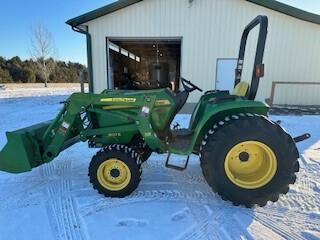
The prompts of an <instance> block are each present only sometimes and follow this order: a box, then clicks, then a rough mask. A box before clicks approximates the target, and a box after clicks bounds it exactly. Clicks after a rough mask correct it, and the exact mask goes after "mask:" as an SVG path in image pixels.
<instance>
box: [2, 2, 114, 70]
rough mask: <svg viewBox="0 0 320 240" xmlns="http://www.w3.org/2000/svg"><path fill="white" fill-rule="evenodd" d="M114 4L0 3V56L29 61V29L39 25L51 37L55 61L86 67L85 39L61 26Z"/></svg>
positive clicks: (67, 26)
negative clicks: (41, 25)
mask: <svg viewBox="0 0 320 240" xmlns="http://www.w3.org/2000/svg"><path fill="white" fill-rule="evenodd" d="M111 2H115V0H27V1H26V0H10V1H1V7H0V26H2V29H1V34H0V56H3V57H5V58H6V59H10V58H12V57H14V56H19V57H20V58H21V59H22V60H25V59H29V58H30V55H29V49H30V29H29V27H30V25H31V24H32V23H34V22H41V23H43V24H44V25H45V26H46V27H47V28H48V29H49V31H50V32H51V33H52V35H53V37H54V40H55V44H56V47H57V48H58V50H59V59H60V60H63V61H72V62H80V63H83V64H86V63H87V60H86V58H87V56H86V38H85V35H83V34H80V33H76V32H74V31H72V29H71V27H70V26H69V25H67V24H66V23H65V22H66V21H67V20H69V19H71V18H74V17H77V16H79V15H81V14H84V13H87V12H89V11H91V10H95V9H97V8H99V7H102V6H105V5H108V4H110V3H111Z"/></svg>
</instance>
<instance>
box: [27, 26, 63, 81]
mask: <svg viewBox="0 0 320 240" xmlns="http://www.w3.org/2000/svg"><path fill="white" fill-rule="evenodd" d="M30 32H31V36H30V39H31V49H30V55H31V58H32V59H33V60H34V62H35V63H36V69H37V73H38V74H39V75H40V76H41V78H43V80H44V85H45V87H47V84H48V81H49V77H50V75H51V74H52V73H53V71H54V69H55V67H56V62H55V61H54V59H55V58H56V57H57V55H58V50H57V48H56V46H55V43H54V39H53V36H52V34H51V33H50V32H49V30H48V29H47V27H46V26H44V25H43V24H42V23H33V24H31V25H30Z"/></svg>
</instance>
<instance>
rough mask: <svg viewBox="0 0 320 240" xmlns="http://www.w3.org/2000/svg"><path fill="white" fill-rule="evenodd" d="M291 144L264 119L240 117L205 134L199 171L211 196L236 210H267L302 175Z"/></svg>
mask: <svg viewBox="0 0 320 240" xmlns="http://www.w3.org/2000/svg"><path fill="white" fill-rule="evenodd" d="M298 157H299V154H298V151H297V148H296V146H295V143H294V141H293V139H292V138H291V137H290V135H289V134H288V133H286V132H285V131H284V130H283V129H282V128H281V127H280V126H279V125H277V124H276V123H274V122H272V121H270V120H269V119H267V118H266V117H263V116H259V115H252V114H239V115H233V116H231V117H227V118H226V119H225V121H220V122H219V123H218V124H215V125H214V126H213V128H212V129H211V130H210V131H209V132H208V133H207V135H206V138H205V140H204V141H203V144H202V148H201V167H202V172H203V174H204V177H205V178H206V180H207V182H208V184H209V185H210V186H211V188H212V189H213V191H215V192H217V193H218V194H219V195H220V196H221V197H222V199H224V200H229V201H231V202H232V203H233V204H234V205H236V206H238V205H245V206H246V207H252V206H254V205H255V204H258V205H259V206H264V205H266V204H267V202H268V201H269V200H270V201H273V202H275V201H277V200H278V198H279V195H280V194H281V193H282V194H285V193H287V192H288V190H289V184H293V183H294V182H295V179H296V175H295V173H296V172H298V171H299V162H298V160H297V159H298Z"/></svg>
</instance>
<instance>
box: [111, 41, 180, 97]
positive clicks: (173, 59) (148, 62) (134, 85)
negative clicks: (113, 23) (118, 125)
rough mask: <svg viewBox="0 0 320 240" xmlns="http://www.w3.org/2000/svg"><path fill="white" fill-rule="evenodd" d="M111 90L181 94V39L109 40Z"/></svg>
mask: <svg viewBox="0 0 320 240" xmlns="http://www.w3.org/2000/svg"><path fill="white" fill-rule="evenodd" d="M107 49H108V76H109V79H108V81H109V88H114V89H133V90H147V89H157V88H166V87H169V88H171V89H172V90H173V91H178V90H179V78H180V62H181V38H174V39H124V38H108V39H107Z"/></svg>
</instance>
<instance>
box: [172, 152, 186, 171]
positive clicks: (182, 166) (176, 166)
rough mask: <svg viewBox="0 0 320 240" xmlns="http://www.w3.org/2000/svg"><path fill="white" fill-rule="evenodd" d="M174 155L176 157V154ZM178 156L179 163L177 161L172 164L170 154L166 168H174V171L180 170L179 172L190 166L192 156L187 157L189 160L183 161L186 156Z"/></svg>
mask: <svg viewBox="0 0 320 240" xmlns="http://www.w3.org/2000/svg"><path fill="white" fill-rule="evenodd" d="M174 155H176V154H174ZM176 156H178V157H179V158H178V161H175V162H174V163H172V161H171V162H170V157H171V153H169V154H168V157H167V161H166V167H167V168H172V169H174V170H178V171H183V170H185V169H186V168H187V166H188V163H189V157H190V156H187V158H186V159H183V160H182V158H183V157H185V156H181V155H176ZM177 162H179V164H177ZM181 162H182V163H181Z"/></svg>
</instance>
